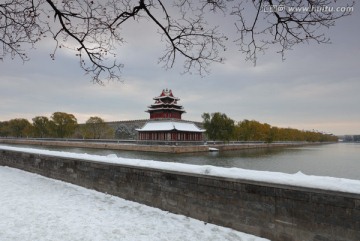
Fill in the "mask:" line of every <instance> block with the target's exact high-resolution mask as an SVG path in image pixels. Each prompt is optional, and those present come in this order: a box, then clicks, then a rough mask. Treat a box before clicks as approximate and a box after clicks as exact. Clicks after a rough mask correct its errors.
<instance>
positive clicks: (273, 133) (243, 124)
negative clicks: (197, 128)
mask: <svg viewBox="0 0 360 241" xmlns="http://www.w3.org/2000/svg"><path fill="white" fill-rule="evenodd" d="M202 118H203V123H204V128H205V129H206V134H207V137H208V139H209V140H221V141H265V142H269V143H270V142H274V141H309V142H329V141H337V140H338V138H337V137H336V136H333V135H330V134H324V133H320V132H317V131H302V130H297V129H293V128H279V127H275V126H270V125H269V124H267V123H260V122H258V121H255V120H243V121H239V122H235V121H234V120H232V119H231V118H229V117H228V116H227V115H226V114H223V113H219V112H216V113H212V114H209V113H204V114H203V115H202Z"/></svg>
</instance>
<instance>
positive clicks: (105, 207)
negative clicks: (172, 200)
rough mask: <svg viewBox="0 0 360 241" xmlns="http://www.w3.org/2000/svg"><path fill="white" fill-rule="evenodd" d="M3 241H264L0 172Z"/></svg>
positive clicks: (15, 172)
mask: <svg viewBox="0 0 360 241" xmlns="http://www.w3.org/2000/svg"><path fill="white" fill-rule="evenodd" d="M0 190H1V194H0V213H1V219H0V240H1V241H33V240H37V241H45V240H47V241H58V240H59V241H60V240H61V241H80V240H86V241H103V240H122V241H130V240H131V241H141V240H143V241H149V240H173V241H176V240H179V241H180V240H181V241H184V240H185V241H186V240H189V241H190V240H191V241H193V240H214V241H215V240H219V241H222V240H234V241H235V240H236V241H265V240H267V239H263V238H258V237H255V236H252V235H248V234H244V233H241V232H238V231H235V230H232V229H229V228H224V227H220V226H216V225H213V224H206V223H204V222H201V221H198V220H195V219H192V218H188V217H185V216H182V215H175V214H171V213H169V212H165V211H161V210H159V209H156V208H152V207H148V206H145V205H141V204H138V203H135V202H130V201H126V200H124V199H121V198H118V197H114V196H111V195H107V194H103V193H100V192H96V191H93V190H89V189H85V188H82V187H79V186H75V185H72V184H68V183H65V182H61V181H57V180H52V179H49V178H45V177H42V176H39V175H36V174H32V173H27V172H24V171H20V170H17V169H13V168H9V167H0Z"/></svg>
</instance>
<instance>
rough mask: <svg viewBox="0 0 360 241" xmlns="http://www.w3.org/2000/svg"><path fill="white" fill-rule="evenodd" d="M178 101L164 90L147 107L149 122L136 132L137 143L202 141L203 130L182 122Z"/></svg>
mask: <svg viewBox="0 0 360 241" xmlns="http://www.w3.org/2000/svg"><path fill="white" fill-rule="evenodd" d="M179 100H180V99H179V98H177V97H175V96H174V95H173V93H172V91H171V90H168V89H165V90H163V91H162V92H161V94H160V95H159V96H158V97H155V98H154V101H155V102H154V104H152V105H150V106H148V110H146V112H148V113H149V114H150V120H149V121H147V122H146V123H145V125H144V126H143V127H142V128H139V129H136V130H137V131H138V140H139V141H177V142H181V141H202V140H203V133H204V131H205V130H203V129H200V128H199V127H198V126H197V125H196V124H195V123H193V122H190V121H183V120H182V119H181V117H182V114H184V113H186V112H185V110H184V108H183V107H182V106H181V105H179V104H178V101H179Z"/></svg>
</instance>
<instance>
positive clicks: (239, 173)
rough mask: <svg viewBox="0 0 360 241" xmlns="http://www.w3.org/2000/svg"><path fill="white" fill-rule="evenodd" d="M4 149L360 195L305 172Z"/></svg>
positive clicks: (356, 184) (344, 183) (351, 186)
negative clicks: (268, 170) (270, 170)
mask: <svg viewBox="0 0 360 241" xmlns="http://www.w3.org/2000/svg"><path fill="white" fill-rule="evenodd" d="M0 149H4V150H14V151H22V152H28V153H38V154H44V155H53V156H60V157H69V158H78V159H82V160H89V161H96V162H108V163H117V164H124V165H130V166H138V167H149V168H155V169H163V170H170V171H177V172H187V173H194V174H203V175H209V176H219V177H228V178H236V179H245V180H255V181H263V182H269V183H276V184H285V185H291V186H299V187H309V188H319V189H324V190H332V191H340V192H348V193H356V194H360V180H351V179H345V178H335V177H322V176H312V175H306V174H303V173H301V172H298V173H295V174H287V173H279V172H267V171H255V170H246V169H241V168H225V167H215V166H208V165H204V166H200V165H190V164H184V163H172V162H160V161H149V160H140V159H128V158H121V157H117V156H116V155H115V154H112V155H108V156H99V155H89V154H81V153H71V152H62V151H48V150H40V149H34V148H20V147H11V146H2V145H0Z"/></svg>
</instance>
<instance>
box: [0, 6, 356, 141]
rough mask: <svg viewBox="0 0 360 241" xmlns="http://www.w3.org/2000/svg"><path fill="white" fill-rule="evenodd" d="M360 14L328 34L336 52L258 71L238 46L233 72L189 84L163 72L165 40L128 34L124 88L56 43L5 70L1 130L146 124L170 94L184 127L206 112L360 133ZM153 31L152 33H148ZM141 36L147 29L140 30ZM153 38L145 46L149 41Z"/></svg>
mask: <svg viewBox="0 0 360 241" xmlns="http://www.w3.org/2000/svg"><path fill="white" fill-rule="evenodd" d="M359 23H360V13H359V8H358V6H355V9H354V12H353V15H352V16H350V17H347V18H344V19H340V20H339V21H338V22H337V23H336V26H335V27H333V28H331V29H329V30H327V34H328V36H330V37H331V40H332V44H329V45H318V44H315V43H311V44H310V45H307V44H304V45H299V46H296V47H295V48H294V49H293V50H292V51H289V52H287V53H286V56H285V57H286V60H285V61H284V62H283V61H282V60H281V56H280V55H279V54H276V53H275V50H272V49H269V51H268V52H267V53H266V54H265V55H263V56H259V61H258V63H257V66H256V67H254V66H253V64H252V63H250V62H245V61H244V56H243V55H242V54H241V53H240V52H239V51H237V50H236V46H230V47H229V49H230V51H228V52H227V53H226V59H227V60H226V62H225V64H213V65H212V67H211V74H210V75H208V76H205V77H203V78H202V77H200V76H198V75H195V74H194V75H189V74H188V75H182V74H180V72H181V68H180V67H181V65H182V63H181V61H179V62H178V63H177V66H175V68H174V69H171V70H167V71H166V70H164V69H162V68H161V65H158V64H157V59H158V57H160V54H161V53H162V52H161V51H162V49H163V45H162V43H161V42H160V41H159V37H158V36H157V35H156V32H151V31H149V30H146V32H145V34H146V36H147V37H146V38H144V36H143V35H141V37H139V34H138V33H137V31H136V30H139V29H140V28H141V31H142V32H143V33H144V29H143V27H144V25H138V26H134V27H132V28H131V30H127V29H125V31H126V33H127V36H128V38H127V44H126V45H124V46H123V47H122V48H120V49H119V58H120V60H121V61H122V62H123V63H124V64H125V68H124V69H123V75H122V78H123V82H122V83H121V82H109V83H107V84H106V85H105V86H99V85H96V84H92V83H91V79H90V77H89V76H87V75H84V73H83V71H82V70H81V69H80V67H79V63H78V59H77V58H76V57H75V56H73V54H72V53H68V52H66V51H65V50H60V51H59V52H58V53H57V56H56V60H55V61H52V60H51V58H50V53H51V52H52V50H53V46H52V44H53V43H52V42H51V41H50V42H41V43H40V44H39V45H37V46H36V49H35V50H30V57H31V61H29V62H26V63H25V64H23V63H22V62H21V61H19V60H17V59H15V60H11V59H10V58H7V59H5V60H4V61H3V62H1V63H0V103H1V105H0V121H5V120H10V119H12V118H27V119H29V120H30V121H31V119H32V118H33V117H35V116H40V115H45V116H48V117H50V115H51V114H52V113H53V112H56V111H62V112H67V113H72V114H74V115H75V117H76V118H77V119H78V122H79V123H82V122H85V121H86V120H87V119H88V118H89V117H90V116H100V117H102V118H103V119H105V120H106V121H117V120H129V119H146V118H148V113H146V112H144V111H145V110H146V109H147V106H148V105H150V104H151V103H152V102H153V100H152V98H153V97H155V96H158V95H159V94H160V92H161V90H162V89H164V88H170V89H172V90H173V93H174V94H175V95H176V96H177V97H179V98H180V99H181V101H180V102H179V103H180V104H182V105H183V106H184V108H185V110H186V111H187V113H186V114H184V115H183V118H184V119H187V120H195V121H201V114H202V113H203V112H223V113H226V114H227V115H228V116H229V117H231V118H233V119H234V120H236V121H240V120H243V119H249V120H252V119H254V120H257V121H260V122H266V123H268V124H270V125H272V126H279V127H292V128H297V129H305V130H312V129H315V130H320V131H325V132H331V133H334V134H338V135H340V134H360V111H359V104H360V94H359V93H360V79H359V76H360V60H359V56H360V45H359V43H360V41H359V40H360V28H359V26H358V25H359ZM145 27H146V26H145ZM137 28H139V29H137ZM145 39H146V42H145Z"/></svg>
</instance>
